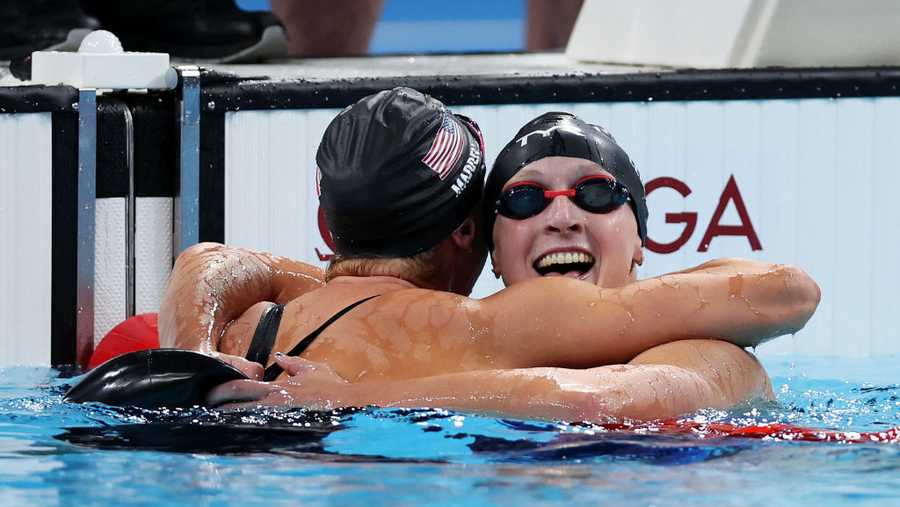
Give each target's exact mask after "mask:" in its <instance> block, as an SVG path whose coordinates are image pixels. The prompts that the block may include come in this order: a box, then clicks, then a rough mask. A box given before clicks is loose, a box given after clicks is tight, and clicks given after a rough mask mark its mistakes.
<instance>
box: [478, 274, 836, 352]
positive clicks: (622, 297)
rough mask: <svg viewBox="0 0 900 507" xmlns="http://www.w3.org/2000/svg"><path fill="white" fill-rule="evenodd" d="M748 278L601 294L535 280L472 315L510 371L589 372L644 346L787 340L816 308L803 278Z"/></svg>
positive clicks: (709, 277) (677, 280) (701, 278)
mask: <svg viewBox="0 0 900 507" xmlns="http://www.w3.org/2000/svg"><path fill="white" fill-rule="evenodd" d="M766 266H767V269H764V270H763V269H760V270H758V271H754V272H749V273H735V272H733V271H730V270H728V271H725V272H716V271H718V270H721V269H722V267H721V266H714V267H712V268H710V269H712V270H714V271H712V272H710V271H709V270H697V271H694V272H686V273H677V274H672V275H665V276H662V277H659V278H653V279H648V280H642V281H640V282H636V283H633V284H630V285H627V286H625V287H621V288H616V289H602V288H597V287H593V286H591V285H588V284H585V283H582V282H578V281H574V280H558V279H557V280H548V279H539V280H534V281H531V282H527V283H524V284H520V285H519V286H516V287H512V288H510V289H507V290H505V291H502V292H501V293H499V294H498V295H496V296H492V297H491V298H487V299H485V300H483V303H482V306H481V307H480V308H479V311H480V312H482V313H483V316H477V317H475V318H473V320H476V319H479V318H480V319H481V320H479V321H478V322H481V323H483V325H484V327H485V328H488V329H490V330H491V332H492V338H493V339H494V340H493V341H488V342H487V343H486V344H485V346H486V347H495V348H494V349H491V350H488V351H487V352H486V353H489V354H492V355H494V357H509V358H510V359H511V361H512V362H511V363H508V364H505V365H504V366H507V367H512V368H521V367H533V366H560V367H568V368H587V367H594V366H602V365H606V364H617V363H627V362H628V361H630V360H631V359H632V358H634V357H635V356H637V355H638V354H640V353H641V352H643V351H645V350H648V349H650V348H652V347H655V346H658V345H662V344H665V343H670V342H672V341H675V340H681V339H687V338H718V339H722V340H726V341H729V342H732V343H734V344H736V345H739V346H741V347H747V346H755V345H758V344H759V343H762V342H763V341H765V340H767V339H771V338H773V337H776V336H780V335H783V334H788V333H793V332H796V331H797V330H799V329H800V328H802V327H803V325H804V324H805V323H806V321H807V320H808V319H809V318H810V316H811V315H812V313H813V311H814V310H815V307H816V305H817V304H818V299H819V292H818V287H817V286H816V284H815V282H813V281H812V280H811V279H810V278H809V277H808V276H807V275H806V274H805V273H803V272H802V271H800V270H798V269H796V268H792V267H789V266H783V265H781V266H770V265H766Z"/></svg>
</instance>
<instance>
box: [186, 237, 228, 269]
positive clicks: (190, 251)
mask: <svg viewBox="0 0 900 507" xmlns="http://www.w3.org/2000/svg"><path fill="white" fill-rule="evenodd" d="M224 248H225V245H223V244H221V243H212V242H205V243H197V244H196V245H191V246H189V247H187V248H185V249H184V251H182V252H181V253H180V254H178V257H177V258H176V259H175V269H178V268H179V267H180V266H184V265H189V264H191V263H192V261H193V260H194V259H197V258H201V257H204V256H206V255H208V254H210V253H215V252H221V251H222V249H224Z"/></svg>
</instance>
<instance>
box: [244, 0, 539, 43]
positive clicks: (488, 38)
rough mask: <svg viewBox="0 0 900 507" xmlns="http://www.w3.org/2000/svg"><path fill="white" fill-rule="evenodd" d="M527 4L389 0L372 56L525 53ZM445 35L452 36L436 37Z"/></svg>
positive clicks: (256, 6)
mask: <svg viewBox="0 0 900 507" xmlns="http://www.w3.org/2000/svg"><path fill="white" fill-rule="evenodd" d="M236 3H237V5H238V7H240V8H241V9H243V10H247V11H269V10H271V9H272V6H271V4H270V3H269V0H236ZM527 3H528V0H495V1H492V2H485V1H482V0H457V1H456V2H422V1H420V0H385V1H384V6H383V7H382V11H381V15H380V17H379V18H378V21H377V22H376V24H375V32H374V33H373V35H372V41H371V45H370V46H369V52H370V53H372V54H390V53H410V52H411V53H456V52H496V51H505V52H510V51H523V50H524V49H525V35H526V29H525V28H526V17H527ZM442 33H443V34H447V35H451V34H452V36H447V37H440V36H436V35H438V34H442Z"/></svg>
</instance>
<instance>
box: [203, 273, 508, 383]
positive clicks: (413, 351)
mask: <svg viewBox="0 0 900 507" xmlns="http://www.w3.org/2000/svg"><path fill="white" fill-rule="evenodd" d="M371 296H378V297H376V298H373V299H372V300H370V301H366V302H364V303H363V304H361V305H359V306H358V307H357V308H354V309H353V310H351V311H349V312H348V313H346V314H345V315H343V316H342V317H340V318H339V319H337V320H336V321H335V322H333V323H332V324H331V325H329V326H328V327H327V328H325V329H324V330H323V331H322V333H321V334H320V335H319V336H318V338H316V339H315V341H314V342H313V343H312V344H311V345H310V346H309V347H308V348H307V349H306V351H305V352H303V353H302V354H301V355H302V357H304V358H305V359H309V360H311V361H316V362H323V363H326V364H328V365H329V366H331V368H333V369H334V370H335V371H336V372H337V373H338V374H340V375H341V376H342V377H344V378H346V379H348V380H350V381H358V380H364V379H370V378H394V379H403V378H412V377H418V376H426V375H435V374H438V373H446V372H457V371H466V370H472V369H484V368H494V367H498V366H499V365H496V364H495V363H494V361H493V360H492V357H491V356H492V355H491V354H485V353H483V352H482V349H481V347H479V346H478V335H479V334H480V333H479V330H481V329H482V328H483V326H481V325H480V324H479V323H478V322H477V315H476V313H477V312H473V311H468V310H470V309H471V308H474V307H475V306H477V305H478V302H477V301H475V300H471V299H469V298H466V297H463V296H459V295H456V294H452V293H449V292H440V291H433V290H427V289H417V288H412V289H409V288H399V289H398V287H397V285H396V284H395V283H391V282H388V283H377V282H376V283H366V284H360V285H359V286H356V285H353V284H346V285H342V284H337V283H335V284H328V285H327V286H326V287H323V288H321V289H317V290H314V291H312V292H309V293H307V294H304V295H303V296H300V297H298V298H297V299H294V300H293V301H291V302H290V303H288V304H286V305H285V307H284V312H283V315H282V317H281V323H280V325H279V327H278V333H277V335H276V339H275V346H274V348H273V352H287V351H289V350H290V349H292V348H293V347H294V346H295V345H297V343H298V342H300V341H301V340H302V339H303V338H304V337H306V336H308V335H309V334H310V333H311V332H313V331H315V330H316V329H317V328H318V327H319V326H321V325H322V323H324V322H325V321H327V320H328V319H329V318H331V317H333V316H334V315H336V314H337V313H338V312H340V311H341V310H343V309H344V308H346V307H348V306H350V305H352V304H353V303H355V302H357V301H361V300H363V299H366V298H369V297H371ZM268 305H269V304H268V303H260V304H257V305H254V306H253V307H251V308H250V309H249V310H248V311H247V312H246V313H244V315H242V316H241V317H240V318H239V319H236V320H235V321H234V323H232V325H231V326H229V328H228V330H227V331H226V333H225V335H224V336H223V338H222V340H221V341H220V344H219V349H220V351H221V352H224V353H226V354H233V355H245V354H246V353H247V349H248V347H249V343H250V337H252V335H253V330H254V329H255V326H256V325H257V323H258V322H259V320H260V317H261V315H262V313H263V311H264V310H265V309H266V307H267V306H268ZM271 361H272V358H271V357H270V358H269V362H271Z"/></svg>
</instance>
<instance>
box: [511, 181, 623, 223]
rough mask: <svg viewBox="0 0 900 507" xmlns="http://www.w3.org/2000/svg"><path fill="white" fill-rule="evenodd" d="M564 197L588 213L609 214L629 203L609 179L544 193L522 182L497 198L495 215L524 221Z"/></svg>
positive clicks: (539, 188) (619, 184)
mask: <svg viewBox="0 0 900 507" xmlns="http://www.w3.org/2000/svg"><path fill="white" fill-rule="evenodd" d="M560 196H566V197H568V198H569V199H571V200H572V202H573V203H575V205H576V206H578V207H579V208H581V209H583V210H585V211H588V212H591V213H601V214H602V213H609V212H610V211H613V210H614V209H616V208H618V207H619V206H621V205H623V204H625V203H626V202H628V201H629V200H631V194H630V193H629V192H628V189H627V188H625V185H622V184H621V183H619V182H618V181H616V180H614V179H612V178H609V177H608V176H596V175H594V176H586V177H584V178H581V179H580V180H578V181H577V182H575V187H574V188H569V189H565V190H547V188H546V187H544V186H543V185H541V184H540V183H535V182H533V181H522V182H519V183H515V184H513V185H511V186H510V187H509V188H507V189H506V190H504V191H503V193H502V194H500V199H498V200H497V207H496V209H495V213H498V214H500V215H503V216H505V217H506V218H512V219H513V220H524V219H526V218H531V217H533V216H535V215H538V214H540V213H541V212H542V211H544V209H545V208H546V207H547V206H549V205H550V202H551V201H552V200H553V199H554V198H556V197H560Z"/></svg>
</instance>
